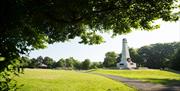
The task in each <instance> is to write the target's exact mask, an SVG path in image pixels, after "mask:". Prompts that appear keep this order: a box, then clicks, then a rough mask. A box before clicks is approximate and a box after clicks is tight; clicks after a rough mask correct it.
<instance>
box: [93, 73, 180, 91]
mask: <svg viewBox="0 0 180 91" xmlns="http://www.w3.org/2000/svg"><path fill="white" fill-rule="evenodd" d="M95 74H97V75H101V76H104V77H107V78H110V79H113V80H115V81H120V82H123V83H125V84H127V85H128V86H131V87H135V88H137V89H138V90H139V91H180V86H167V85H161V84H153V83H148V82H143V81H140V80H135V79H129V78H124V77H119V76H114V75H108V74H98V73H95Z"/></svg>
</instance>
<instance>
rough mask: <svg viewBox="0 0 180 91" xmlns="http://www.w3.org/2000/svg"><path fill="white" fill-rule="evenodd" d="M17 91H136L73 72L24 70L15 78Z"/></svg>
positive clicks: (114, 82)
mask: <svg viewBox="0 0 180 91" xmlns="http://www.w3.org/2000/svg"><path fill="white" fill-rule="evenodd" d="M16 80H17V81H18V84H19V85H20V84H24V86H22V87H21V88H20V89H19V90H18V91H136V89H134V88H130V87H128V86H126V85H124V84H122V83H119V82H116V81H113V80H111V79H108V78H105V77H102V76H98V75H93V74H87V73H79V72H75V71H64V70H48V69H25V72H24V74H22V75H20V77H17V78H16Z"/></svg>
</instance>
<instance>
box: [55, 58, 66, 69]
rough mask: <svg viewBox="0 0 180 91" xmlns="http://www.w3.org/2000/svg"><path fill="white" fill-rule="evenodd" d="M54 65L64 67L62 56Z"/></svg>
mask: <svg viewBox="0 0 180 91" xmlns="http://www.w3.org/2000/svg"><path fill="white" fill-rule="evenodd" d="M56 67H62V68H64V67H65V60H64V59H63V58H61V59H60V60H59V61H58V62H57V63H56Z"/></svg>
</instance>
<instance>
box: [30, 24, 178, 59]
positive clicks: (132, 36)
mask: <svg viewBox="0 0 180 91" xmlns="http://www.w3.org/2000/svg"><path fill="white" fill-rule="evenodd" d="M160 23H161V26H160V28H159V29H157V30H153V31H149V32H148V31H142V30H134V31H133V32H131V33H128V34H124V35H119V36H116V37H115V38H111V35H110V34H108V33H106V34H102V36H103V37H104V39H105V41H106V42H105V43H102V44H100V45H84V44H79V43H78V41H79V40H80V39H79V38H75V39H73V40H71V41H68V42H65V43H54V44H51V45H48V46H47V48H46V49H40V50H35V51H32V52H31V53H30V55H29V57H30V58H37V57H38V56H42V57H45V56H48V57H51V58H53V59H54V60H55V61H58V60H59V59H60V58H69V57H73V58H75V59H77V60H79V61H83V60H84V59H90V60H91V61H103V60H104V57H105V53H107V52H110V51H114V52H116V53H118V54H119V53H121V50H122V39H123V38H126V39H127V41H128V46H129V47H130V48H140V47H142V46H145V45H150V44H155V43H168V42H180V21H178V22H162V21H161V22H160Z"/></svg>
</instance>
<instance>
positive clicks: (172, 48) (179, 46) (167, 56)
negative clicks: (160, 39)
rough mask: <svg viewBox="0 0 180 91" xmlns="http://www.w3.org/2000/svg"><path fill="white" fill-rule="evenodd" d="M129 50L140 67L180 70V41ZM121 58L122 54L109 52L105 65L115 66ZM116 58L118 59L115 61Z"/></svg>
mask: <svg viewBox="0 0 180 91" xmlns="http://www.w3.org/2000/svg"><path fill="white" fill-rule="evenodd" d="M129 52H130V56H131V58H132V60H133V61H134V62H135V63H137V66H138V67H148V68H152V69H164V68H171V69H174V70H180V42H174V43H157V44H151V45H148V46H143V47H141V48H138V49H134V48H130V49H129ZM120 58H121V54H119V55H118V54H116V53H115V52H108V53H106V57H105V59H104V62H103V65H104V66H105V67H115V65H116V63H117V62H118V61H120ZM115 59H116V61H114V60H115Z"/></svg>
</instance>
